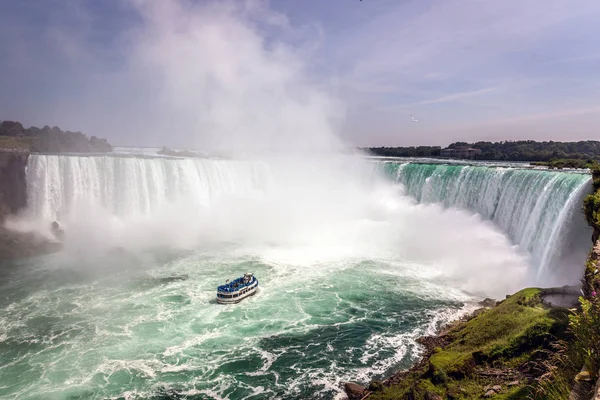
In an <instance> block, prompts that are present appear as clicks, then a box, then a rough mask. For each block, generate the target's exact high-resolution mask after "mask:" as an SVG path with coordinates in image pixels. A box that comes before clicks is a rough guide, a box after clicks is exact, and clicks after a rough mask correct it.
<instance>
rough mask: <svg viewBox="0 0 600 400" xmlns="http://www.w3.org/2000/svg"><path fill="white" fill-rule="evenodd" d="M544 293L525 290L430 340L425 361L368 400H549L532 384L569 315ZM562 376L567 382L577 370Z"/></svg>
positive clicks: (562, 334)
mask: <svg viewBox="0 0 600 400" xmlns="http://www.w3.org/2000/svg"><path fill="white" fill-rule="evenodd" d="M542 294H543V291H542V290H541V289H535V288H533V289H524V290H522V291H520V292H518V293H516V294H514V295H513V296H510V297H508V298H507V299H506V300H504V301H502V302H501V303H499V304H498V305H497V306H496V307H493V308H491V309H489V310H486V311H483V312H481V313H479V314H478V315H476V316H475V317H474V318H472V319H470V320H468V321H461V322H458V323H456V324H455V325H453V326H452V327H451V328H450V329H449V330H448V331H446V332H443V333H442V334H441V335H440V337H439V338H438V339H437V340H434V343H433V346H435V347H433V349H430V351H429V354H428V359H427V357H426V360H424V362H421V363H420V364H419V365H418V366H417V367H415V368H413V369H412V370H410V371H409V372H404V373H400V374H399V376H398V377H396V378H395V379H394V378H392V380H391V381H392V384H391V385H390V386H388V387H384V388H383V389H382V390H379V391H374V392H373V393H372V394H371V395H370V396H369V399H372V400H379V399H380V400H383V399H415V400H417V399H434V398H437V397H436V395H437V396H441V398H443V399H446V398H449V399H473V398H481V397H484V396H489V397H492V396H493V397H494V398H495V399H524V398H540V399H542V398H551V397H548V393H542V392H541V391H539V390H538V388H537V387H536V386H538V385H537V383H538V381H539V378H540V377H541V376H542V375H544V374H546V373H548V372H550V370H551V361H552V360H551V357H550V355H551V352H550V350H551V349H552V348H553V347H554V346H555V344H556V343H559V342H558V341H559V340H561V339H562V340H564V339H566V338H567V337H568V335H569V334H568V332H567V327H568V321H569V319H568V314H569V312H568V310H566V309H562V308H556V307H551V306H549V305H548V304H546V303H545V302H544V301H543V300H542ZM563 372H564V373H565V374H566V375H567V377H566V380H567V381H568V380H570V379H571V378H572V377H573V376H574V375H575V373H576V369H575V368H571V369H570V370H569V371H567V370H566V369H565V368H563ZM372 388H377V385H375V387H372ZM552 390H556V391H561V392H564V391H565V390H567V391H568V390H569V388H568V387H557V388H553V389H552ZM559 398H560V397H559Z"/></svg>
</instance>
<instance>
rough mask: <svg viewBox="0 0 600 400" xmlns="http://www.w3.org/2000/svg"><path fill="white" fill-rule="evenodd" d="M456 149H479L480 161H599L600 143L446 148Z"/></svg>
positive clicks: (528, 142)
mask: <svg viewBox="0 0 600 400" xmlns="http://www.w3.org/2000/svg"><path fill="white" fill-rule="evenodd" d="M457 147H472V148H476V149H481V154H480V155H478V156H477V157H476V158H477V159H481V160H502V161H550V160H556V159H580V160H598V159H600V141H597V140H586V141H580V142H553V141H548V142H536V141H535V140H519V141H515V142H511V141H503V142H476V143H465V142H456V143H452V144H451V145H450V146H448V148H451V149H452V148H457Z"/></svg>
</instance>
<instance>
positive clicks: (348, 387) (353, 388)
mask: <svg viewBox="0 0 600 400" xmlns="http://www.w3.org/2000/svg"><path fill="white" fill-rule="evenodd" d="M344 390H345V391H346V394H347V395H348V399H350V400H360V399H362V398H363V396H364V394H365V388H364V387H362V386H360V385H358V384H356V383H353V382H346V383H345V384H344Z"/></svg>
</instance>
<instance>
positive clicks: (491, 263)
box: [0, 155, 589, 399]
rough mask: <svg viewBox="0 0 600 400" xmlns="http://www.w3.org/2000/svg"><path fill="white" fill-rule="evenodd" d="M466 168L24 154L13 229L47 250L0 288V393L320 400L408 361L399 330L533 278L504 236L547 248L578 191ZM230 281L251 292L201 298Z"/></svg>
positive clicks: (404, 334)
mask: <svg viewBox="0 0 600 400" xmlns="http://www.w3.org/2000/svg"><path fill="white" fill-rule="evenodd" d="M382 167H384V168H388V173H389V174H391V176H392V177H393V178H394V179H393V181H396V178H398V182H400V183H401V184H398V183H397V182H390V180H389V179H385V178H387V177H389V176H390V175H389V174H388V175H386V174H382V173H381V172H382V171H381V168H382ZM419 168H426V169H429V170H431V171H432V172H431V173H428V174H425V173H422V174H421V173H419V174H417V173H413V172H418V171H417V170H418V169H419ZM444 168H447V170H448V171H450V173H449V176H448V177H447V179H445V180H444V179H441V178H440V177H443V176H444V173H443V171H444ZM399 169H401V171H400V172H399V171H398V170H399ZM471 169H473V168H464V167H458V168H450V167H441V166H418V165H405V166H399V165H398V164H387V165H383V164H376V167H375V168H373V165H372V163H370V162H368V161H366V160H365V159H361V158H355V157H335V156H332V157H312V158H310V159H306V158H304V159H293V158H290V157H287V156H286V157H281V158H279V159H266V160H265V161H264V162H257V161H229V160H227V161H224V160H200V159H175V158H158V157H155V158H135V157H123V156H58V155H32V156H31V157H30V160H29V166H28V171H27V180H28V195H29V210H28V211H29V213H30V217H31V218H33V220H38V221H39V222H41V223H43V224H44V225H45V226H47V225H48V222H49V221H51V220H54V219H59V220H60V222H61V224H63V226H64V228H65V249H64V251H63V252H60V253H58V254H55V255H51V256H46V257H43V258H41V259H35V260H27V261H25V262H24V263H25V265H24V268H17V269H12V270H11V271H14V274H12V272H11V274H12V275H10V276H8V277H6V278H4V277H3V279H1V280H0V343H2V346H0V359H2V360H3V361H2V362H0V364H2V365H1V366H2V368H1V369H0V370H1V371H0V372H1V373H0V397H2V396H10V397H11V398H13V397H14V398H32V397H35V398H47V397H52V398H57V399H68V398H74V397H77V398H84V397H85V398H98V399H100V398H102V399H105V398H130V397H136V398H158V397H161V398H163V397H169V398H170V397H189V396H192V397H196V396H198V397H202V398H210V399H222V398H230V399H242V398H250V397H257V396H258V397H268V398H286V399H287V398H289V399H305V398H315V397H322V398H325V399H333V398H334V397H335V396H338V397H339V394H340V392H341V385H340V382H342V381H348V380H359V381H360V382H361V383H367V382H369V381H370V380H371V379H380V378H382V377H383V376H386V375H387V374H389V372H390V371H391V370H394V369H397V368H405V367H408V366H409V365H411V364H412V363H413V362H414V361H415V360H416V358H417V357H418V356H419V354H420V353H419V352H420V350H419V347H418V345H417V343H416V341H415V339H416V337H418V336H421V335H423V334H431V333H433V332H434V331H435V330H436V329H437V328H439V324H440V323H442V324H443V323H444V322H446V321H448V320H451V319H454V318H457V317H458V316H460V315H462V314H463V313H464V312H466V311H468V310H470V309H472V307H473V303H474V302H476V301H478V300H480V299H481V298H482V297H484V296H495V297H496V298H500V297H503V296H504V295H505V294H506V293H512V292H514V291H515V290H517V289H519V288H522V287H523V286H525V285H530V284H539V283H540V280H539V279H530V278H531V274H530V270H531V267H532V260H531V257H530V256H529V255H528V254H527V253H526V252H523V251H520V249H519V248H518V246H515V245H513V244H512V243H511V242H510V240H509V239H508V237H507V236H508V235H510V236H511V237H512V238H513V241H514V242H517V240H521V241H522V243H523V247H524V248H525V246H526V243H529V244H528V245H529V246H530V248H531V249H532V250H531V251H536V252H537V251H538V249H539V248H541V249H542V250H543V249H548V248H550V247H548V246H546V247H543V246H541V244H543V241H544V240H546V241H548V242H552V243H559V242H560V243H564V242H565V236H569V237H570V236H572V235H563V233H564V230H565V229H567V228H568V225H569V221H573V220H574V218H573V216H574V215H575V216H576V214H575V213H574V212H573V211H574V210H576V209H577V203H578V201H577V200H576V197H577V196H578V192H582V193H583V191H584V189H585V183H586V182H587V180H588V177H587V176H585V175H581V176H574V175H571V174H562V173H548V172H535V171H524V172H522V171H517V170H505V171H504V170H501V169H491V168H480V169H477V168H474V169H473V171H471ZM413 170H414V171H413ZM436 171H437V175H436V173H434V172H436ZM452 171H453V172H452ZM538 174H539V175H538ZM378 177H381V180H380V179H377V178H378ZM475 178H477V179H475ZM438 179H439V180H438ZM403 190H404V191H405V192H406V194H408V196H404V195H402V191H403ZM413 197H414V198H416V199H418V200H420V201H421V203H419V202H417V201H416V200H415V199H414V198H413ZM440 202H442V203H444V204H445V205H446V206H447V207H443V206H442V205H440V204H437V203H440ZM428 203H429V204H428ZM432 203H435V204H432ZM454 206H456V207H454ZM461 208H465V209H469V210H472V211H465V210H461ZM474 211H475V212H477V213H475V212H474ZM570 214H571V216H569V215H570ZM525 217H528V218H529V220H528V221H525V222H523V221H522V219H523V218H525ZM486 219H489V220H491V221H494V222H495V224H493V223H492V222H490V221H487V220H486ZM502 229H504V231H505V232H506V233H504V232H502ZM507 233H508V235H507ZM588 236H589V235H588ZM581 242H582V244H584V245H586V246H587V244H588V243H589V237H588V238H585V239H584V240H582V241H581ZM537 246H541V247H537ZM173 249H176V250H177V249H183V250H184V251H182V252H179V251H174V252H173V251H171V250H173ZM540 254H541V256H540V257H537V258H539V259H541V257H543V252H542V253H540ZM580 255H582V256H584V255H585V250H583V251H582V252H581V254H580ZM552 257H554V254H553V255H552V256H551V258H552ZM534 259H535V257H534ZM577 267H578V271H577V272H575V271H572V272H571V274H570V276H568V277H566V278H565V279H564V280H563V281H561V284H564V283H568V282H571V281H573V278H574V277H575V279H577V277H579V275H580V270H581V264H580V265H578V266H577ZM246 270H249V271H252V272H254V273H255V274H256V276H257V277H258V279H259V281H260V286H259V293H258V294H257V295H256V296H253V298H252V299H249V300H244V302H242V303H240V304H238V305H236V306H235V307H223V306H220V305H218V304H216V303H215V302H214V298H215V288H216V286H217V285H218V284H219V283H222V282H223V281H224V280H225V279H226V278H232V277H235V276H238V274H240V273H242V272H244V271H246ZM0 272H2V271H0ZM40 357H42V358H43V360H44V362H43V363H41V364H40V359H41V358H40ZM332 359H335V360H336V362H335V363H332V362H331V360H332Z"/></svg>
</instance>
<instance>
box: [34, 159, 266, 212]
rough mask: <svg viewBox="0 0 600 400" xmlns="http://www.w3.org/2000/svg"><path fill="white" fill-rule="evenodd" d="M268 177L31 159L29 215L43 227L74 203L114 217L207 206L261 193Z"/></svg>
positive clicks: (222, 165) (172, 166)
mask: <svg viewBox="0 0 600 400" xmlns="http://www.w3.org/2000/svg"><path fill="white" fill-rule="evenodd" d="M270 177H271V175H270V171H269V168H268V166H267V165H266V164H264V163H262V162H249V161H234V160H206V159H174V158H141V157H123V156H121V157H114V156H59V155H31V156H30V158H29V163H28V166H27V193H28V210H29V212H30V213H31V217H33V218H36V219H41V220H44V221H52V220H61V219H63V218H65V216H66V215H68V213H69V211H70V209H71V208H72V207H73V206H74V204H76V203H81V204H84V205H85V206H91V207H94V206H96V207H102V208H104V209H106V210H107V211H108V212H109V213H110V214H112V215H115V216H131V215H143V214H151V213H152V212H156V211H157V210H158V209H160V207H162V206H165V205H166V204H167V203H170V202H171V203H177V202H181V201H186V202H191V203H192V204H193V205H194V206H207V205H209V204H210V203H211V202H212V201H215V200H217V199H219V198H220V197H221V196H224V195H227V194H235V193H243V194H245V195H251V194H252V193H253V192H261V191H264V190H266V189H267V188H268V186H269V182H270Z"/></svg>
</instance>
